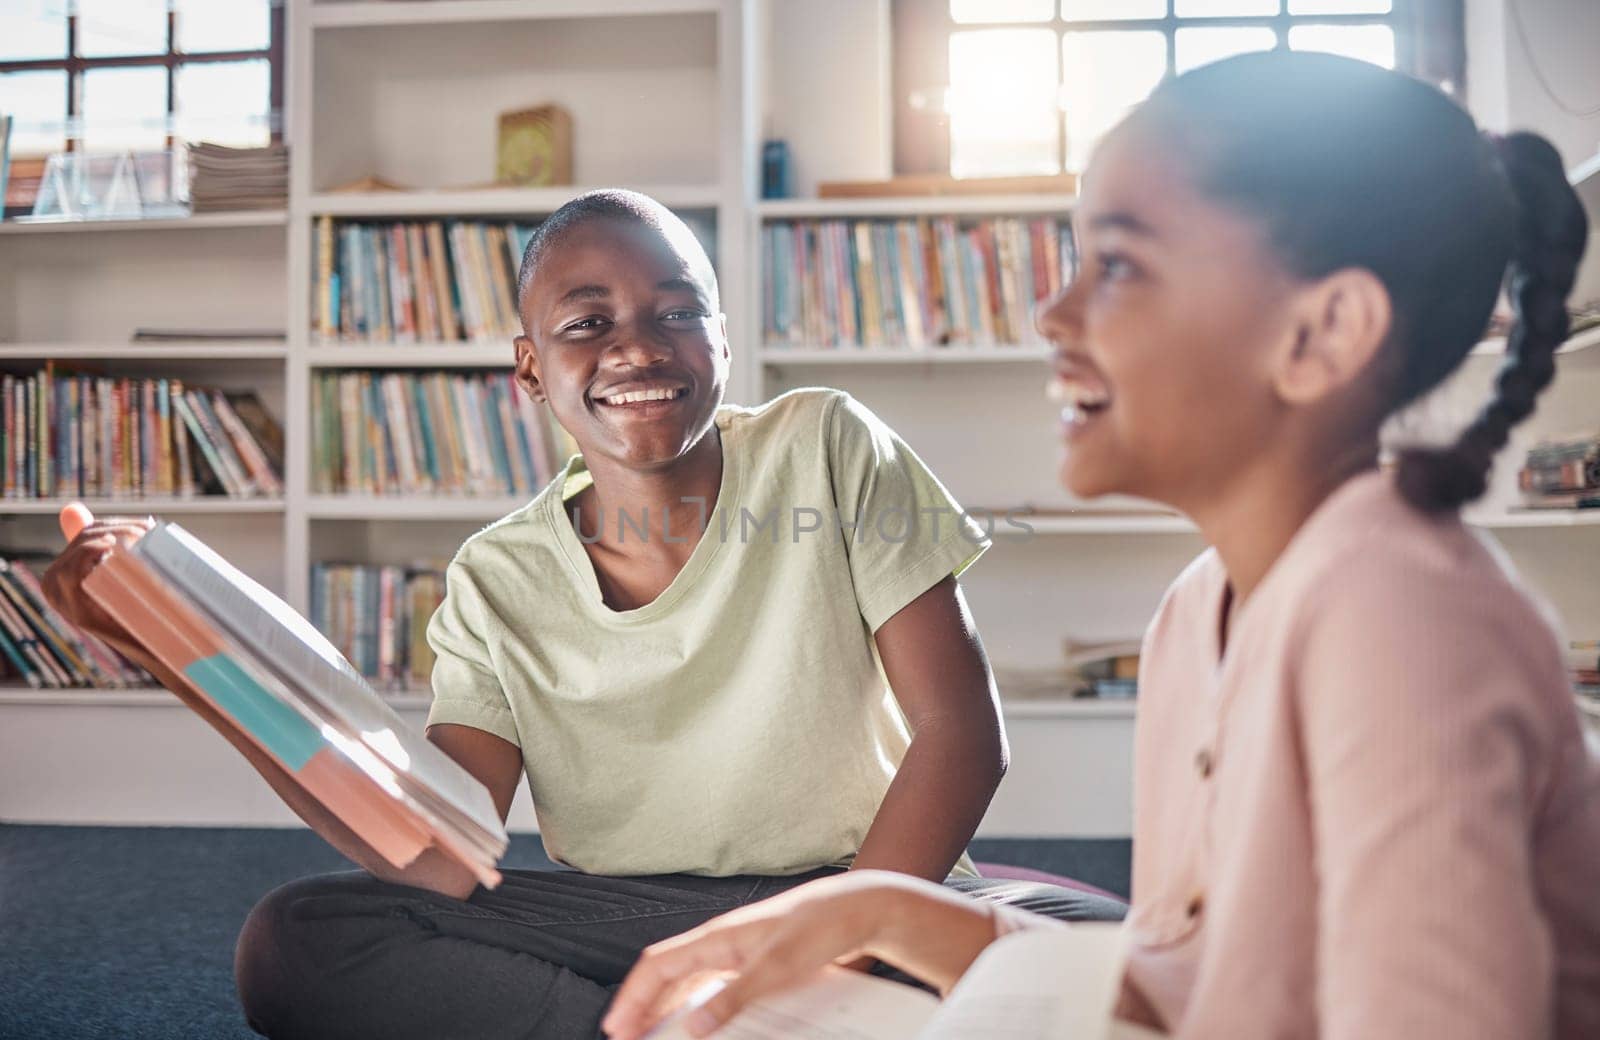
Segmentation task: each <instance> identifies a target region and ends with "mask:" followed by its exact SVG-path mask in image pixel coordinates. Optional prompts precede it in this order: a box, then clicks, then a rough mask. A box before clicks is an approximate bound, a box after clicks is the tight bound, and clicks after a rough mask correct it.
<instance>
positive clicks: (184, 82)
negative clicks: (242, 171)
mask: <svg viewBox="0 0 1600 1040" xmlns="http://www.w3.org/2000/svg"><path fill="white" fill-rule="evenodd" d="M269 75H270V68H269V66H268V64H267V62H266V61H265V60H257V61H226V62H204V63H196V64H185V65H180V66H178V72H177V76H178V83H177V98H178V135H179V136H180V137H182V138H183V139H184V140H186V141H213V142H215V143H217V144H226V145H233V146H235V147H248V146H253V145H263V144H266V143H267V142H268V140H269V139H270V138H271V126H270V123H269V121H268V111H269V109H268V105H269V87H268V77H269Z"/></svg>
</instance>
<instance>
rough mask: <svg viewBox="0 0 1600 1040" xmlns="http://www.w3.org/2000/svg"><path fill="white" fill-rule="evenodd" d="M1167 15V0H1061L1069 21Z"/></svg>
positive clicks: (1062, 10)
mask: <svg viewBox="0 0 1600 1040" xmlns="http://www.w3.org/2000/svg"><path fill="white" fill-rule="evenodd" d="M1166 16H1167V0H1061V17H1062V18H1065V19H1066V20H1067V21H1069V22H1091V21H1108V22H1109V21H1111V20H1113V19H1119V18H1120V19H1132V18H1165V17H1166Z"/></svg>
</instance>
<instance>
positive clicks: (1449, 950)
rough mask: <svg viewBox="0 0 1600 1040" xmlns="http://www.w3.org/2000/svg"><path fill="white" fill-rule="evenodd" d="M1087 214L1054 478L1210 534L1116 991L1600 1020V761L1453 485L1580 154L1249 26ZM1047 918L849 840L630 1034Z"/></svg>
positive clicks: (1190, 1008)
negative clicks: (1458, 377)
mask: <svg viewBox="0 0 1600 1040" xmlns="http://www.w3.org/2000/svg"><path fill="white" fill-rule="evenodd" d="M1073 221H1074V226H1075V230H1076V233H1077V236H1078V243H1079V252H1080V256H1081V257H1082V264H1083V267H1082V270H1081V271H1080V272H1079V273H1078V275H1077V277H1076V278H1075V279H1074V280H1073V281H1072V283H1071V284H1070V285H1069V286H1067V287H1066V288H1065V289H1064V290H1063V291H1062V292H1061V293H1060V294H1059V295H1058V296H1057V297H1056V298H1054V299H1053V300H1051V301H1049V302H1048V303H1047V304H1046V305H1044V306H1043V307H1042V308H1041V311H1040V314H1039V318H1038V323H1039V326H1040V328H1041V330H1042V331H1043V332H1044V333H1045V335H1046V336H1048V338H1049V339H1050V341H1051V342H1052V343H1053V344H1054V346H1055V351H1056V354H1055V364H1054V378H1053V380H1052V381H1051V383H1050V390H1051V393H1052V395H1053V396H1054V397H1055V398H1056V399H1058V400H1060V401H1062V402H1063V404H1064V406H1065V407H1064V409H1063V413H1062V435H1063V438H1064V440H1065V442H1066V450H1065V453H1064V456H1063V462H1062V465H1061V478H1062V480H1063V482H1064V483H1065V484H1066V485H1067V486H1068V487H1070V488H1071V489H1072V490H1073V491H1074V492H1075V493H1077V494H1080V495H1098V494H1107V493H1112V492H1119V493H1127V494H1135V495H1141V496H1144V497H1147V498H1151V499H1155V500H1158V501H1161V502H1165V503H1168V504H1170V505H1172V506H1174V507H1176V508H1178V509H1180V510H1182V511H1183V512H1184V513H1186V514H1187V515H1188V516H1189V517H1191V518H1192V519H1193V520H1194V522H1195V523H1196V525H1197V526H1198V527H1199V529H1200V531H1201V533H1202V534H1203V535H1204V537H1205V538H1206V540H1207V542H1209V543H1210V545H1211V548H1210V550H1209V551H1207V552H1206V553H1205V554H1204V555H1203V556H1202V557H1201V558H1200V559H1199V560H1197V561H1196V562H1195V563H1194V564H1192V565H1191V566H1190V567H1189V569H1188V570H1187V571H1186V572H1185V573H1184V574H1183V575H1182V576H1181V577H1180V578H1179V579H1178V581H1177V582H1176V583H1175V584H1174V585H1173V587H1172V588H1171V589H1170V590H1169V591H1168V593H1167V596H1166V598H1165V599H1164V601H1163V602H1162V605H1161V607H1160V609H1159V611H1158V613H1157V615H1156V618H1155V620H1154V622H1153V623H1152V625H1151V627H1150V629H1149V632H1148V634H1147V636H1146V643H1145V648H1144V655H1143V658H1142V663H1141V664H1142V667H1141V675H1140V690H1139V700H1140V706H1139V719H1138V732H1137V738H1136V754H1135V781H1136V782H1135V806H1134V864H1133V907H1132V911H1131V913H1130V916H1129V927H1130V929H1131V939H1132V952H1131V955H1130V961H1129V968H1128V972H1127V976H1126V979H1125V985H1124V999H1123V1002H1122V1005H1121V1008H1120V1014H1121V1016H1122V1017H1124V1018H1128V1019H1131V1020H1134V1021H1138V1022H1141V1023H1143V1024H1145V1025H1148V1026H1153V1027H1155V1028H1157V1029H1160V1030H1162V1031H1164V1032H1166V1033H1170V1034H1172V1035H1174V1036H1180V1037H1203V1038H1211V1037H1219V1038H1228V1040H1239V1038H1250V1037H1263V1038H1265V1037H1272V1038H1302V1040H1312V1038H1318V1037H1321V1038H1339V1040H1386V1038H1431V1037H1448V1038H1451V1040H1460V1038H1478V1037H1482V1038H1496V1040H1532V1038H1544V1037H1557V1038H1561V1040H1579V1038H1593V1037H1600V765H1597V762H1596V758H1595V755H1594V752H1593V750H1592V749H1590V748H1586V746H1585V741H1584V737H1583V735H1582V728H1581V725H1580V723H1579V721H1578V718H1577V715H1576V711H1575V708H1574V705H1573V701H1572V697H1571V695H1570V690H1569V688H1568V686H1567V680H1566V676H1565V672H1564V668H1563V662H1562V655H1561V651H1560V645H1559V642H1558V639H1557V636H1556V634H1555V632H1554V631H1553V629H1552V627H1551V625H1550V624H1549V623H1548V622H1547V621H1546V620H1545V618H1544V616H1543V614H1542V613H1541V611H1540V609H1539V608H1538V607H1537V606H1536V605H1535V604H1534V602H1533V601H1532V598H1531V597H1530V595H1529V594H1528V592H1527V591H1526V590H1524V588H1523V587H1522V585H1521V584H1520V583H1519V581H1518V579H1517V577H1516V575H1515V574H1514V573H1513V572H1512V570H1511V568H1510V567H1509V565H1508V564H1507V563H1506V561H1505V560H1504V559H1503V558H1502V557H1501V555H1500V554H1499V553H1498V552H1497V551H1496V550H1495V549H1494V548H1493V546H1492V545H1490V544H1489V543H1487V542H1486V541H1484V540H1482V539H1480V538H1479V537H1478V536H1476V535H1475V534H1473V533H1472V532H1471V531H1469V530H1468V529H1466V528H1465V527H1464V526H1463V525H1462V522H1461V519H1460V517H1459V510H1460V507H1461V506H1463V505H1464V504H1466V503H1468V502H1470V501H1472V500H1473V499H1474V498H1476V497H1478V496H1479V495H1481V494H1482V493H1483V491H1484V488H1485V484H1486V480H1487V475H1488V471H1489V467H1490V464H1491V461H1492V460H1493V457H1494V455H1495V453H1496V452H1497V451H1499V449H1501V448H1502V447H1503V446H1504V445H1505V443H1506V440H1507V436H1508V434H1509V432H1510V430H1511V429H1512V427H1514V426H1515V425H1516V424H1517V423H1518V422H1520V421H1521V420H1523V419H1524V418H1526V417H1527V416H1528V414H1529V413H1530V412H1531V411H1532V410H1533V408H1534V405H1535V402H1536V399H1537V397H1538V395H1539V392H1540V391H1541V390H1542V389H1543V388H1544V387H1545V385H1546V384H1548V383H1549V382H1550V379H1551V377H1552V375H1553V372H1554V363H1553V359H1552V354H1553V352H1554V351H1555V349H1556V347H1557V346H1558V345H1559V344H1560V343H1561V341H1562V339H1563V337H1564V336H1565V335H1566V332H1567V319H1566V313H1565V310H1564V307H1563V302H1564V300H1565V298H1566V295H1567V293H1568V291H1569V290H1570V288H1571V286H1572V281H1573V275H1574V270H1575V268H1576V267H1577V264H1578V261H1579V259H1580V256H1581V254H1582V251H1583V246H1584V243H1585V240H1586V227H1585V220H1584V216H1583V212H1582V210H1581V208H1580V206H1579V203H1578V201H1577V199H1576V198H1575V196H1574V194H1573V192H1572V190H1571V189H1570V188H1569V187H1568V185H1567V183H1566V180H1565V178H1564V176H1563V174H1562V168H1561V163H1560V159H1559V157H1558V156H1557V154H1556V153H1555V151H1554V150H1553V149H1552V148H1551V147H1550V145H1548V144H1547V143H1546V142H1545V141H1543V140H1542V139H1540V138H1538V137H1536V136H1533V135H1531V134H1514V135H1512V136H1509V137H1506V138H1504V139H1495V138H1489V137H1485V136H1481V135H1480V134H1479V133H1478V131H1477V128H1476V127H1475V126H1474V125H1473V123H1472V120H1471V119H1470V118H1469V117H1468V116H1467V115H1466V113H1465V112H1463V111H1461V110H1460V109H1459V108H1458V107H1457V106H1456V105H1455V104H1454V103H1453V102H1451V101H1450V99H1448V98H1447V97H1445V96H1444V95H1443V94H1441V93H1440V92H1438V91H1437V90H1435V89H1433V88H1432V87H1430V86H1427V85H1425V84H1423V83H1420V82H1418V81H1416V80H1412V79H1410V78H1407V77H1405V76H1401V75H1399V74H1396V73H1393V72H1388V71H1385V70H1382V69H1378V68H1376V67H1373V66H1369V65H1364V64H1362V63H1359V62H1355V61H1351V60H1347V59H1342V58H1335V57H1331V56H1326V55H1311V54H1293V53H1287V52H1278V53H1272V54H1261V55H1252V56H1248V57H1240V58H1235V59H1231V60H1228V61H1223V62H1220V63H1217V64H1214V65H1210V66H1207V67H1204V68H1202V69H1199V70H1196V71H1194V72H1191V73H1188V74H1186V75H1183V76H1180V77H1178V78H1176V79H1174V80H1171V81H1169V82H1167V83H1166V84H1164V85H1163V86H1162V87H1161V88H1159V89H1158V90H1157V91H1156V92H1155V94H1154V95H1153V96H1152V97H1151V98H1150V100H1149V101H1147V102H1146V103H1145V104H1144V105H1142V106H1141V107H1140V108H1139V109H1138V110H1137V111H1136V112H1135V113H1134V114H1133V115H1131V116H1130V117H1129V118H1128V119H1127V120H1126V121H1125V122H1124V123H1123V124H1122V125H1121V126H1120V127H1118V128H1117V129H1116V130H1115V131H1114V132H1113V133H1112V134H1111V135H1110V136H1109V137H1108V138H1107V139H1106V140H1105V141H1104V143H1103V144H1102V145H1101V147H1100V149H1099V151H1098V152H1097V154H1096V156H1095V158H1094V161H1093V163H1092V165H1091V166H1090V168H1089V170H1088V172H1087V174H1086V176H1085V178H1084V181H1083V193H1082V196H1081V198H1080V202H1079V205H1078V206H1077V208H1076V209H1075V211H1074V214H1073ZM1503 281H1507V282H1508V283H1509V284H1508V288H1509V292H1510V297H1511V301H1512V303H1513V305H1514V307H1515V310H1516V325H1515V327H1514V329H1513V331H1512V332H1511V335H1510V337H1509V343H1508V349H1507V356H1506V359H1505V362H1504V365H1503V367H1502V369H1501V371H1500V374H1499V379H1498V381H1497V384H1496V387H1495V390H1494V394H1493V396H1492V398H1491V399H1490V401H1489V402H1488V404H1487V405H1486V406H1485V407H1484V408H1483V410H1482V412H1481V414H1480V415H1478V417H1477V418H1476V419H1475V420H1473V421H1472V423H1471V424H1470V425H1469V426H1468V427H1467V428H1466V430H1465V431H1464V432H1463V433H1462V434H1461V436H1460V438H1459V440H1457V441H1456V442H1455V443H1454V444H1452V445H1449V446H1447V447H1444V448H1434V449H1417V450H1412V451H1409V452H1406V453H1405V454H1404V455H1403V457H1402V458H1401V459H1400V462H1399V465H1398V467H1397V469H1396V470H1395V471H1394V472H1385V471H1384V470H1382V469H1380V467H1379V436H1378V434H1379V428H1380V426H1381V425H1382V424H1383V422H1384V420H1385V418H1386V417H1387V416H1388V415H1390V414H1391V413H1392V412H1393V411H1395V410H1396V409H1397V408H1399V407H1401V406H1403V405H1404V404H1406V403H1407V402H1409V401H1412V400H1414V399H1415V398H1417V397H1418V396H1420V395H1422V394H1423V393H1425V392H1427V391H1428V390H1429V389H1430V388H1432V387H1434V386H1436V385H1437V384H1438V383H1439V382H1440V381H1441V380H1443V379H1444V378H1445V377H1446V376H1447V375H1449V374H1450V373H1451V372H1452V371H1453V370H1454V369H1455V368H1456V367H1457V366H1458V365H1459V364H1460V363H1461V361H1462V359H1463V358H1465V357H1466V356H1467V353H1468V352H1469V351H1470V350H1471V348H1472V346H1473V344H1474V343H1475V342H1476V341H1477V340H1478V339H1479V337H1480V336H1481V335H1482V334H1483V332H1484V328H1485V325H1486V323H1487V321H1488V318H1489V314H1490V311H1491V310H1492V308H1493V306H1494V303H1495V299H1496V296H1497V293H1498V291H1499V289H1500V287H1501V285H1502V282H1503ZM1050 927H1066V926H1064V925H1058V924H1054V923H1052V922H1047V921H1044V920H1042V919H1038V918H1034V917H1031V916H1028V915H1026V914H1023V913H1020V912H1010V911H1005V910H1001V911H989V910H987V909H985V908H983V907H981V906H979V905H977V904H975V903H972V902H970V901H966V900H963V899H962V898H961V897H959V896H953V895H949V894H947V893H944V892H941V891H939V890H938V889H936V888H935V887H933V886H927V885H919V884H917V883H915V882H913V881H911V880H909V879H896V878H891V877H888V876H886V875H878V876H874V875H872V874H870V873H867V874H859V875H858V874H855V873H852V874H851V875H850V876H849V877H841V878H837V879H827V880H824V881H820V882H817V883H815V884H813V885H808V886H802V887H800V888H797V889H793V890H791V891H790V892H788V893H786V894H785V895H783V896H781V897H779V898H778V899H775V900H773V901H770V902H768V903H766V904H757V905H756V906H753V907H748V908H745V909H744V910H742V911H739V912H737V913H735V914H732V915H729V916H727V917H724V918H721V919H719V920H715V921H712V922H711V923H709V924H707V925H705V926H702V927H701V928H699V929H697V930H696V931H694V932H690V933H688V934H687V935H685V936H682V937H680V938H678V939H674V940H671V941H669V942H666V943H663V944H660V945H659V946H657V947H654V948H652V949H650V950H648V951H646V954H645V956H644V957H643V958H642V959H641V961H640V964H639V965H638V966H637V967H636V968H635V969H634V972H633V975H632V976H631V977H630V978H629V980H628V981H627V982H626V983H625V984H624V985H623V987H622V989H621V991H620V992H619V993H618V995H617V997H616V999H615V1001H614V1003H613V1008H612V1011H611V1014H610V1016H609V1018H608V1020H607V1026H608V1028H609V1029H610V1030H611V1033H612V1035H613V1036H614V1037H619V1038H626V1037H635V1036H638V1035H639V1034H640V1032H641V1030H642V1028H643V1027H644V1026H645V1025H646V1024H647V1023H649V1022H650V1021H653V1020H654V1019H655V1018H657V1017H658V1016H659V1014H660V1013H661V1000H662V994H664V993H668V992H673V987H674V986H675V985H676V984H678V983H680V982H682V981H684V980H685V979H686V978H687V977H688V976H692V975H693V974H695V973H697V972H700V971H704V970H718V969H720V970H724V971H732V972H734V973H735V975H734V978H733V981H732V982H731V983H729V984H728V985H727V987H726V988H724V989H723V990H722V991H721V993H720V994H719V995H718V996H717V997H715V998H714V999H712V1000H711V1001H710V1003H708V1004H706V1005H705V1006H703V1007H702V1008H700V1010H699V1011H698V1012H697V1014H696V1016H695V1017H693V1018H691V1019H689V1028H690V1031H691V1032H692V1033H694V1034H695V1035H704V1034H705V1033H707V1032H710V1031H711V1030H712V1029H713V1028H714V1027H715V1026H716V1025H717V1024H718V1023H720V1022H723V1021H726V1019H727V1018H728V1017H729V1016H730V1015H732V1014H733V1013H734V1012H736V1011H737V1009H738V1008H740V1007H742V1006H743V1005H744V1004H745V1003H747V1002H748V1001H749V1000H751V999H752V998H754V997H756V996H758V995H760V994H762V993H764V992H768V991H770V990H773V989H775V988H779V987H782V986H784V985H787V984H789V983H791V982H793V981H795V980H797V979H799V978H801V977H803V976H804V975H805V974H806V973H807V972H809V971H810V970H813V969H815V968H816V967H818V966H820V965H822V964H825V963H827V962H829V961H832V960H837V959H844V958H850V957H855V956H858V955H861V954H870V955H873V956H876V957H878V958H880V959H883V960H885V961H888V962H890V963H892V964H894V965H896V966H898V967H899V968H901V969H903V970H905V971H907V972H909V973H911V974H912V975H914V976H917V977H919V978H921V979H922V980H924V981H925V982H927V983H929V984H931V985H934V986H937V987H940V988H944V987H948V986H949V985H951V984H952V983H953V982H954V981H955V980H956V979H957V978H959V977H960V975H961V974H962V973H963V972H964V971H965V970H966V969H967V967H968V966H969V965H970V964H971V962H972V961H973V960H974V958H976V956H977V955H978V954H979V952H980V951H981V950H982V949H983V948H984V947H985V946H987V945H988V944H989V943H991V942H993V941H995V940H996V938H997V937H998V936H999V935H1002V934H1004V933H1005V932H1008V931H1013V930H1016V929H1019V928H1050ZM1062 970H1063V971H1067V970H1070V967H1068V966H1063V969H1062ZM679 992H681V991H679Z"/></svg>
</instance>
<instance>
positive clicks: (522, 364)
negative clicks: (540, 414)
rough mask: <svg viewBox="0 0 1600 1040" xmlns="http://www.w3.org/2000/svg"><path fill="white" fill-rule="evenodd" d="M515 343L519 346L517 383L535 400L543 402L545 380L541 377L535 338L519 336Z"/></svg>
mask: <svg viewBox="0 0 1600 1040" xmlns="http://www.w3.org/2000/svg"><path fill="white" fill-rule="evenodd" d="M513 344H514V345H515V346H516V348H517V368H516V376H517V385H518V386H520V387H522V391H523V393H525V394H527V395H528V396H529V397H530V398H532V399H533V400H535V401H539V402H543V401H544V399H545V392H544V382H543V380H541V379H540V378H539V355H538V354H537V353H535V352H534V349H533V340H531V339H529V338H528V337H527V336H518V337H517V338H516V339H515V340H514V341H513Z"/></svg>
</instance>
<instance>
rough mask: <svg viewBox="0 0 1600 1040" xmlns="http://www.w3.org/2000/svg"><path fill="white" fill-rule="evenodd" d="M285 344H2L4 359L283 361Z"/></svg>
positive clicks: (0, 344) (0, 346)
mask: <svg viewBox="0 0 1600 1040" xmlns="http://www.w3.org/2000/svg"><path fill="white" fill-rule="evenodd" d="M288 356H289V348H288V347H287V346H286V345H285V344H283V343H276V342H270V341H261V342H246V341H227V342H208V343H197V342H193V341H185V342H182V343H169V342H153V341H151V342H143V343H0V361H44V360H48V359H55V360H58V361H200V362H227V361H281V360H284V359H286V358H287V357H288Z"/></svg>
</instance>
